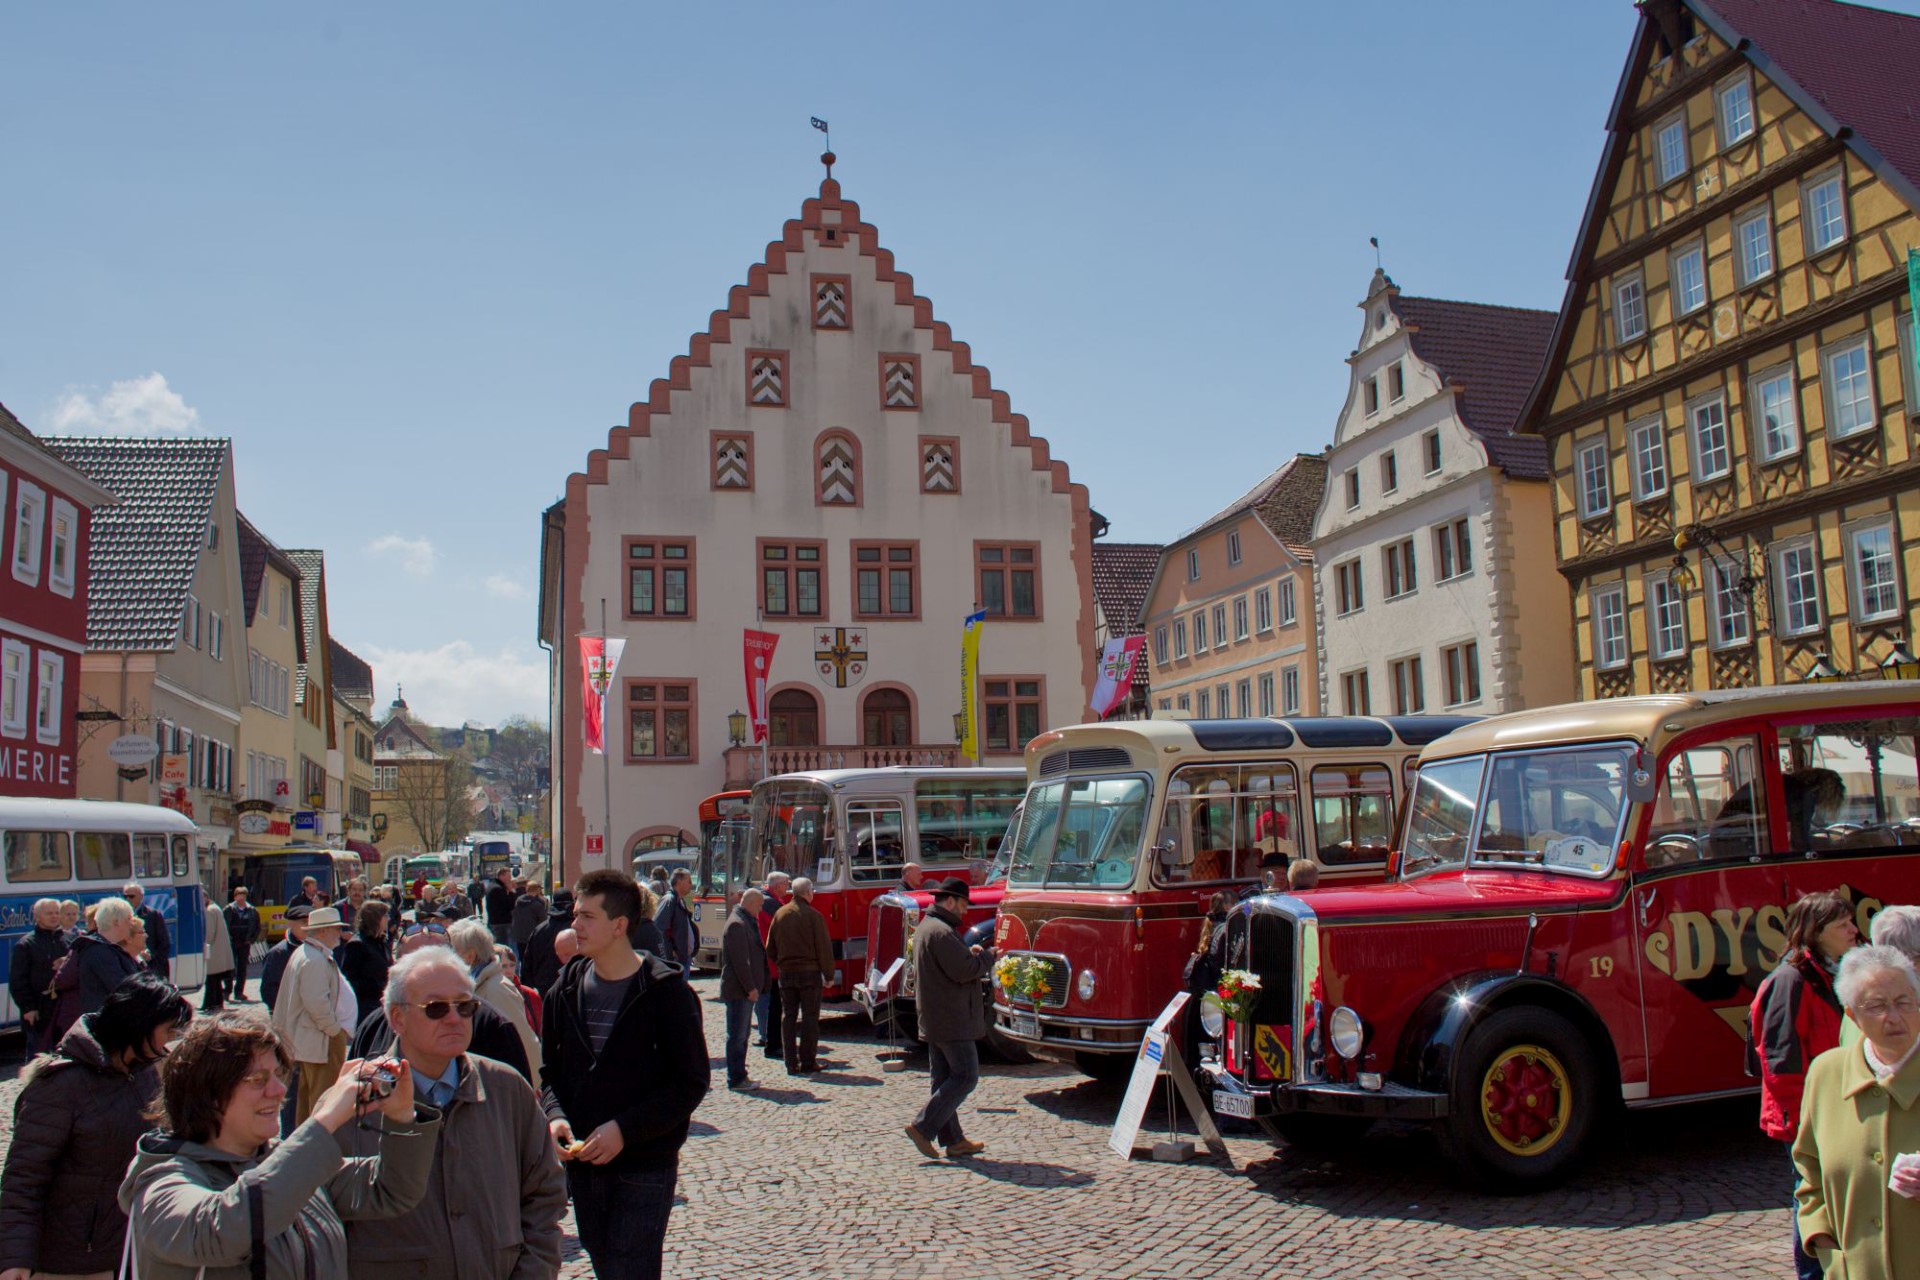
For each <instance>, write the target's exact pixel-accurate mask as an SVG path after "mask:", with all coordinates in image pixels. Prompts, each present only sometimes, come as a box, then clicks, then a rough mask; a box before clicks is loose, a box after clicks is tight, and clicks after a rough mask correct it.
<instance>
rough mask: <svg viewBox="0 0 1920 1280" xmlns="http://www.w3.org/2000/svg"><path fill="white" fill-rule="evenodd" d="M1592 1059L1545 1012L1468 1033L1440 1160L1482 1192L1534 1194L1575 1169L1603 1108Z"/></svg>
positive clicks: (1564, 1025) (1509, 1016) (1501, 1017)
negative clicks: (1461, 1172)
mask: <svg viewBox="0 0 1920 1280" xmlns="http://www.w3.org/2000/svg"><path fill="white" fill-rule="evenodd" d="M1593 1058H1594V1051H1593V1048H1592V1046H1591V1045H1589V1044H1588V1043H1587V1040H1586V1037H1584V1036H1583V1035H1581V1034H1580V1032H1579V1031H1578V1030H1576V1029H1575V1028H1574V1027H1573V1025H1572V1024H1571V1023H1569V1022H1568V1021H1567V1020H1566V1019H1565V1018H1562V1017H1561V1016H1560V1015H1558V1014H1556V1013H1550V1012H1548V1011H1547V1010H1545V1009H1532V1008H1517V1009H1502V1010H1500V1011H1499V1012H1498V1013H1495V1014H1493V1015H1492V1016H1491V1017H1489V1018H1487V1020H1486V1021H1485V1022H1482V1023H1481V1024H1480V1025H1479V1026H1477V1027H1475V1028H1474V1029H1473V1030H1472V1031H1471V1032H1469V1033H1468V1034H1467V1040H1466V1044H1465V1046H1464V1047H1463V1048H1462V1051H1461V1054H1460V1057H1459V1060H1458V1065H1457V1066H1456V1068H1455V1072H1454V1078H1453V1089H1452V1098H1451V1114H1450V1115H1449V1116H1448V1118H1447V1122H1446V1124H1445V1126H1444V1127H1443V1128H1442V1130H1441V1140H1442V1143H1443V1145H1444V1146H1445V1147H1446V1150H1447V1154H1448V1155H1449V1156H1450V1157H1452V1159H1453V1160H1454V1161H1455V1162H1456V1163H1458V1164H1459V1165H1460V1166H1461V1167H1462V1168H1464V1169H1465V1170H1466V1171H1467V1172H1468V1173H1470V1174H1471V1175H1473V1176H1474V1177H1475V1178H1477V1179H1479V1181H1480V1182H1481V1183H1483V1184H1484V1185H1485V1186H1486V1187H1487V1188H1488V1189H1489V1190H1492V1191H1501V1192H1516V1191H1535V1190H1539V1189H1541V1188H1543V1187H1548V1186H1552V1185H1553V1184H1555V1183H1557V1182H1559V1181H1561V1180H1563V1179H1564V1178H1565V1177H1566V1176H1567V1175H1568V1174H1569V1173H1571V1172H1572V1171H1573V1168H1574V1166H1575V1164H1576V1163H1577V1162H1578V1161H1579V1159H1580V1157H1581V1156H1582V1155H1583V1154H1584V1153H1585V1149H1586V1146H1587V1140H1588V1137H1589V1135H1590V1134H1591V1132H1592V1129H1593V1120H1594V1116H1595V1114H1596V1113H1597V1112H1598V1110H1599V1108H1600V1106H1601V1105H1602V1102H1601V1093H1600V1073H1599V1072H1598V1071H1597V1070H1595V1068H1594V1065H1593Z"/></svg>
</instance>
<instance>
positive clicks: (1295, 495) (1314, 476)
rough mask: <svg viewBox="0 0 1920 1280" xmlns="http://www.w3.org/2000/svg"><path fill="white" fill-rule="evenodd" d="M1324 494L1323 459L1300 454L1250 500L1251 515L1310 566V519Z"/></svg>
mask: <svg viewBox="0 0 1920 1280" xmlns="http://www.w3.org/2000/svg"><path fill="white" fill-rule="evenodd" d="M1326 491H1327V460H1326V458H1325V456H1323V455H1321V454H1317V453H1302V454H1296V455H1295V456H1294V459H1293V461H1292V462H1289V463H1288V464H1287V465H1286V466H1284V467H1282V468H1281V469H1280V471H1279V474H1278V478H1277V479H1275V480H1274V482H1273V484H1272V485H1271V486H1270V487H1269V488H1268V489H1267V491H1266V493H1265V494H1263V495H1262V496H1261V497H1258V498H1256V499H1254V503H1253V513H1254V514H1255V515H1257V516H1259V517H1260V523H1261V524H1264V525H1265V526H1267V528H1268V529H1270V530H1272V531H1273V536H1274V537H1276V538H1278V539H1280V541H1281V542H1282V543H1283V544H1284V545H1285V546H1286V548H1287V550H1288V551H1291V552H1292V553H1293V557H1294V559H1296V560H1299V561H1300V562H1301V563H1303V564H1311V563H1313V545H1312V544H1313V518H1314V516H1315V515H1317V514H1318V513H1319V511H1320V498H1321V495H1322V494H1324V493H1325V492H1326Z"/></svg>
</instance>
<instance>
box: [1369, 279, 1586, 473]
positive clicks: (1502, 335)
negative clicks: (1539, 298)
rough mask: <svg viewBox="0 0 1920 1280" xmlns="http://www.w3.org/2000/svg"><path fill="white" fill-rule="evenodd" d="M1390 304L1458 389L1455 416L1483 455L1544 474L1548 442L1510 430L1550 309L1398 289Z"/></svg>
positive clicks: (1547, 334)
mask: <svg viewBox="0 0 1920 1280" xmlns="http://www.w3.org/2000/svg"><path fill="white" fill-rule="evenodd" d="M1393 308H1394V310H1395V311H1396V312H1397V313H1398V314H1399V316H1400V318H1401V320H1403V321H1404V322H1405V323H1406V325H1407V326H1408V328H1409V330H1410V331H1411V332H1410V337H1411V340H1412V343H1413V350H1414V354H1416V355H1418V356H1419V357H1420V358H1421V359H1422V360H1424V361H1426V362H1427V363H1428V364H1430V365H1432V366H1433V367H1434V368H1435V369H1437V370H1439V372H1440V376H1441V377H1443V378H1445V379H1446V381H1447V383H1448V385H1449V386H1451V387H1453V388H1454V390H1455V391H1456V392H1457V393H1458V398H1459V399H1458V402H1459V408H1460V419H1461V421H1463V422H1465V423H1466V425H1467V429H1468V430H1470V431H1472V432H1473V433H1474V435H1476V436H1478V437H1479V438H1480V443H1481V444H1482V445H1483V446H1485V448H1486V451H1487V459H1488V461H1490V462H1492V463H1493V465H1495V466H1497V467H1499V468H1500V469H1501V470H1503V471H1505V472H1506V473H1507V474H1508V475H1513V476H1522V477H1525V478H1528V479H1535V480H1544V479H1545V478H1546V476H1547V442H1546V441H1545V440H1542V439H1541V438H1540V437H1539V436H1526V435H1515V434H1514V429H1515V428H1516V427H1517V426H1518V425H1519V422H1520V410H1521V409H1522V408H1523V407H1524V406H1525V404H1526V401H1527V393H1528V392H1529V391H1531V390H1532V389H1533V385H1534V382H1535V380H1536V379H1538V378H1539V376H1540V366H1541V364H1542V363H1543V362H1544V361H1545V360H1546V357H1547V344H1548V342H1549V341H1550V340H1551V339H1552V337H1553V324H1554V320H1555V318H1556V313H1554V312H1552V311H1535V310H1531V309H1529V308H1525V307H1494V306H1488V305H1486V304H1485V303H1479V302H1453V301H1450V300H1448V299H1445V298H1412V297H1407V296H1406V295H1404V294H1402V295H1401V296H1399V297H1396V298H1395V299H1394V300H1393Z"/></svg>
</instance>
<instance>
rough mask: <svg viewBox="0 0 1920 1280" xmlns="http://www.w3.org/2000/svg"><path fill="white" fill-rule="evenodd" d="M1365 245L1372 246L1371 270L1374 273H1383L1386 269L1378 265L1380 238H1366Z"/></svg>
mask: <svg viewBox="0 0 1920 1280" xmlns="http://www.w3.org/2000/svg"><path fill="white" fill-rule="evenodd" d="M1367 243H1368V244H1370V245H1372V246H1373V269H1374V270H1375V271H1385V270H1386V268H1385V267H1383V266H1381V265H1380V237H1379V236H1368V237H1367Z"/></svg>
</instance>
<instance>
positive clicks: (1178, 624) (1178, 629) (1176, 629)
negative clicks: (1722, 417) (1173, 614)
mask: <svg viewBox="0 0 1920 1280" xmlns="http://www.w3.org/2000/svg"><path fill="white" fill-rule="evenodd" d="M1173 656H1174V658H1175V659H1179V658H1184V657H1186V656H1187V620H1186V619H1185V618H1175V619H1174V620H1173Z"/></svg>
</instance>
